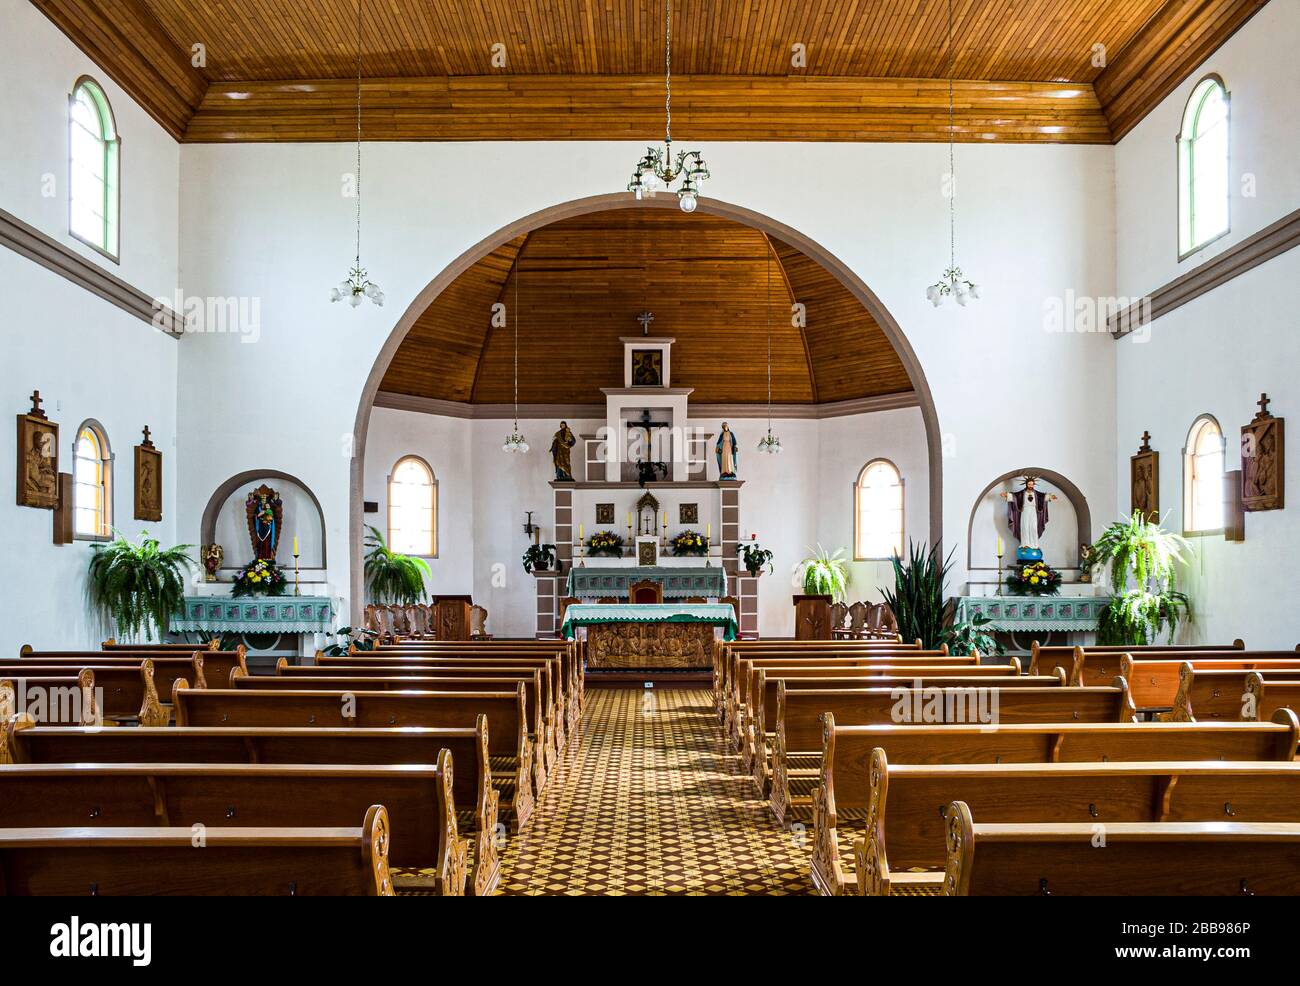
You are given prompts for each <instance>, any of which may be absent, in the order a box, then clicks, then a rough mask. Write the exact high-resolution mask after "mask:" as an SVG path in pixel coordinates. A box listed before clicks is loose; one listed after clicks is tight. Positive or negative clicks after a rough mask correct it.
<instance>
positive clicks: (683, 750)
mask: <svg viewBox="0 0 1300 986" xmlns="http://www.w3.org/2000/svg"><path fill="white" fill-rule="evenodd" d="M583 718H584V721H583V725H582V729H581V731H580V732H579V733H578V734H577V735H575V736H574V737H573V738H572V739H571V740H570V741H569V746H568V748H567V749H566V750H565V754H564V757H563V758H562V760H561V762H560V763H559V765H558V766H557V769H556V772H555V775H554V777H552V778H551V779H550V781H549V782H548V784H547V790H546V793H545V796H544V797H543V798H542V800H541V801H540V802H539V803H538V805H537V808H536V811H535V812H534V814H533V819H532V821H531V822H530V824H529V826H528V828H527V829H526V830H525V831H524V833H523V834H522V835H519V836H516V837H513V838H512V840H511V843H510V845H509V846H507V847H506V849H505V851H504V852H503V854H502V875H501V885H500V891H499V892H500V893H503V894H508V895H533V896H537V895H543V894H563V895H570V896H583V895H606V894H608V895H616V896H623V895H642V894H645V895H669V894H682V895H684V894H692V895H746V894H775V895H786V894H799V895H803V894H810V893H812V892H813V888H812V884H811V881H810V880H809V877H808V866H809V850H808V849H807V848H806V847H805V845H804V844H803V839H802V838H800V837H798V836H795V835H792V834H790V833H786V832H782V831H781V829H780V828H779V827H778V826H777V824H776V821H775V819H773V817H772V814H771V812H770V811H769V810H768V808H767V805H766V803H764V802H763V801H760V800H759V798H758V796H757V795H756V793H755V791H754V787H753V785H752V784H751V783H750V781H749V779H748V778H746V777H745V776H743V775H742V773H741V771H740V758H739V757H738V756H736V755H734V754H732V753H731V752H730V751H729V750H728V748H727V746H726V744H725V742H724V740H723V738H722V733H721V731H720V729H719V727H718V721H717V718H716V717H715V715H714V712H713V702H712V699H711V697H710V695H709V693H708V692H706V691H702V690H694V689H666V690H663V691H658V692H643V691H638V690H633V689H626V690H617V689H600V690H592V689H589V690H588V692H587V698H586V707H585V710H584V717H583Z"/></svg>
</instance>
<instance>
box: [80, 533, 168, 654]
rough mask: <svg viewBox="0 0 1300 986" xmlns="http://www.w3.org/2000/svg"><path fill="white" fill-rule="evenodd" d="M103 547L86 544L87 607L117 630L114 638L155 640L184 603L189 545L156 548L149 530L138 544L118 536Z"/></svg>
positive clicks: (119, 534)
mask: <svg viewBox="0 0 1300 986" xmlns="http://www.w3.org/2000/svg"><path fill="white" fill-rule="evenodd" d="M113 533H114V534H115V535H117V536H116V537H115V538H114V539H113V540H112V541H109V542H108V543H106V544H94V545H91V556H90V565H89V567H88V568H87V570H86V585H87V589H88V591H89V595H90V602H91V605H92V606H93V607H94V608H95V609H96V610H97V611H98V612H99V613H100V614H101V615H102V616H104V617H105V618H107V619H109V620H111V621H112V622H113V623H114V624H115V625H116V628H117V634H116V635H117V637H118V639H121V640H125V639H129V638H138V637H139V635H140V633H141V631H143V632H144V637H145V639H146V640H153V639H154V638H153V635H154V631H157V633H158V637H159V639H161V638H162V635H163V634H165V633H166V632H167V625H168V622H169V621H170V620H171V617H172V616H173V614H176V613H179V612H180V611H181V608H182V606H183V604H184V601H185V580H186V576H187V575H188V574H189V573H190V571H192V570H193V569H194V559H192V558H191V557H190V556H189V554H188V551H189V549H190V548H192V547H193V545H191V544H178V545H176V546H175V547H174V548H161V547H160V546H159V544H158V541H157V540H156V539H154V538H151V537H150V536H149V532H148V531H141V532H140V540H139V541H138V542H133V541H128V540H127V539H126V538H125V537H124V536H123V535H122V533H121V532H120V531H117V530H114V531H113Z"/></svg>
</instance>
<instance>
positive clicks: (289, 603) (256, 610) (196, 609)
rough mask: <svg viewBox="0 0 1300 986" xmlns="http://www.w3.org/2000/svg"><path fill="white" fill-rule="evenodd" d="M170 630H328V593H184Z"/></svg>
mask: <svg viewBox="0 0 1300 986" xmlns="http://www.w3.org/2000/svg"><path fill="white" fill-rule="evenodd" d="M171 629H172V630H175V631H177V632H178V633H195V632H203V633H211V634H221V633H330V632H331V631H332V630H333V629H334V601H333V600H332V599H330V598H329V597H328V596H242V597H240V598H238V599H236V598H234V597H232V596H186V597H185V603H184V605H183V607H182V610H181V612H180V614H179V615H177V616H174V617H172V620H171Z"/></svg>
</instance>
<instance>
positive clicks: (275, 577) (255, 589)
mask: <svg viewBox="0 0 1300 986" xmlns="http://www.w3.org/2000/svg"><path fill="white" fill-rule="evenodd" d="M288 587H289V580H288V579H286V578H285V577H284V572H283V571H281V570H280V566H279V565H277V564H276V563H275V562H274V561H272V560H271V559H269V558H259V559H258V560H257V561H254V562H249V563H248V564H247V565H245V566H244V567H243V568H242V569H241V570H240V572H239V574H238V575H236V576H235V584H234V586H233V587H232V588H231V590H230V594H231V595H232V596H236V597H238V596H283V595H284V592H285V589H287V588H288Z"/></svg>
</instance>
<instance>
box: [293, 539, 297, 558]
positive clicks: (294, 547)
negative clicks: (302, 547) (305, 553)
mask: <svg viewBox="0 0 1300 986" xmlns="http://www.w3.org/2000/svg"><path fill="white" fill-rule="evenodd" d="M293 556H294V557H295V558H297V557H298V535H297V534H295V535H294V536H293Z"/></svg>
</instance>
